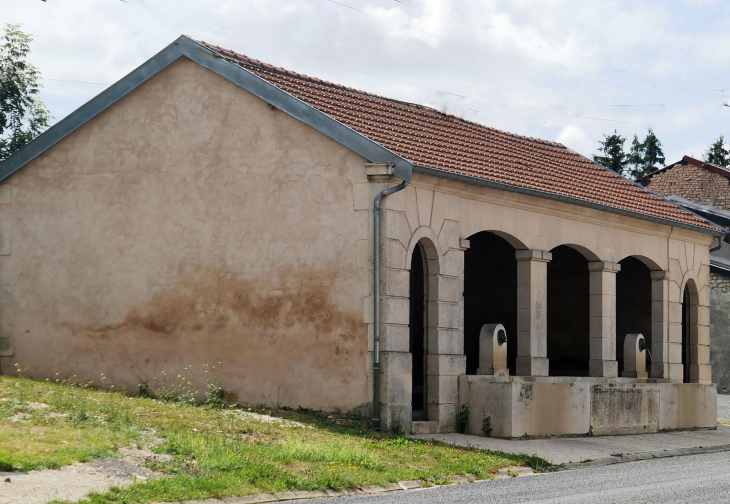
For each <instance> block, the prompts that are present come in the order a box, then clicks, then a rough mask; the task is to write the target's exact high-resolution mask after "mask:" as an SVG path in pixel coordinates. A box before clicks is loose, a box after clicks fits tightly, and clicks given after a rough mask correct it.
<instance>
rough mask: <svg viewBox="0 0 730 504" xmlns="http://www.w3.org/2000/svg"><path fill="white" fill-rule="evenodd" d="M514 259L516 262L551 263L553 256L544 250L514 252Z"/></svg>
mask: <svg viewBox="0 0 730 504" xmlns="http://www.w3.org/2000/svg"><path fill="white" fill-rule="evenodd" d="M515 258H516V259H517V260H518V261H544V262H548V261H552V259H553V255H552V254H551V253H550V252H546V251H544V250H516V251H515Z"/></svg>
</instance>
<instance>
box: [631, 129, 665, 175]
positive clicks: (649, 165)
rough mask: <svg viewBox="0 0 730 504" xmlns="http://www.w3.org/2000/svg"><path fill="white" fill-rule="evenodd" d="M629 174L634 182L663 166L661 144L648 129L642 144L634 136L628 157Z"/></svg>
mask: <svg viewBox="0 0 730 504" xmlns="http://www.w3.org/2000/svg"><path fill="white" fill-rule="evenodd" d="M628 160H629V162H628V164H629V166H630V168H629V174H630V175H631V176H632V177H633V178H634V179H635V180H636V179H640V178H641V177H643V176H644V175H648V174H649V173H651V172H653V171H656V170H658V169H659V168H661V167H662V166H664V151H662V143H661V142H660V141H659V139H658V138H657V137H656V135H655V134H654V132H653V131H652V130H651V129H649V132H648V133H647V134H646V138H645V139H644V141H643V142H639V138H638V137H637V136H636V134H634V140H633V141H632V142H631V150H630V151H629V155H628Z"/></svg>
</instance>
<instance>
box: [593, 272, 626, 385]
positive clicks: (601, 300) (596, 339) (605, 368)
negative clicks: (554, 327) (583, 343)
mask: <svg viewBox="0 0 730 504" xmlns="http://www.w3.org/2000/svg"><path fill="white" fill-rule="evenodd" d="M588 270H589V271H590V338H591V339H590V361H589V364H588V366H589V374H590V376H604V377H608V378H615V377H617V376H618V362H616V273H618V272H619V271H621V265H619V264H616V263H611V262H603V261H597V262H590V263H588Z"/></svg>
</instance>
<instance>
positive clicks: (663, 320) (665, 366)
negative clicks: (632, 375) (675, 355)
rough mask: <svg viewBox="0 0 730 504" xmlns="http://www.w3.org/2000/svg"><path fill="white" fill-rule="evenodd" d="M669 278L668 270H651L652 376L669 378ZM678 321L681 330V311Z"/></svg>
mask: <svg viewBox="0 0 730 504" xmlns="http://www.w3.org/2000/svg"><path fill="white" fill-rule="evenodd" d="M669 278H670V274H669V271H652V272H651V356H652V363H651V377H652V378H665V379H666V378H669V345H668V343H669ZM679 322H680V331H681V323H682V318H681V312H680V319H679ZM681 341H682V335H681V332H680V342H681Z"/></svg>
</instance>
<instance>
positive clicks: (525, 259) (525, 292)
mask: <svg viewBox="0 0 730 504" xmlns="http://www.w3.org/2000/svg"><path fill="white" fill-rule="evenodd" d="M515 257H516V258H517V376H548V372H549V368H548V359H547V263H548V262H549V261H550V260H551V259H552V258H553V256H552V254H551V253H550V252H545V251H542V250H518V251H516V252H515Z"/></svg>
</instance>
